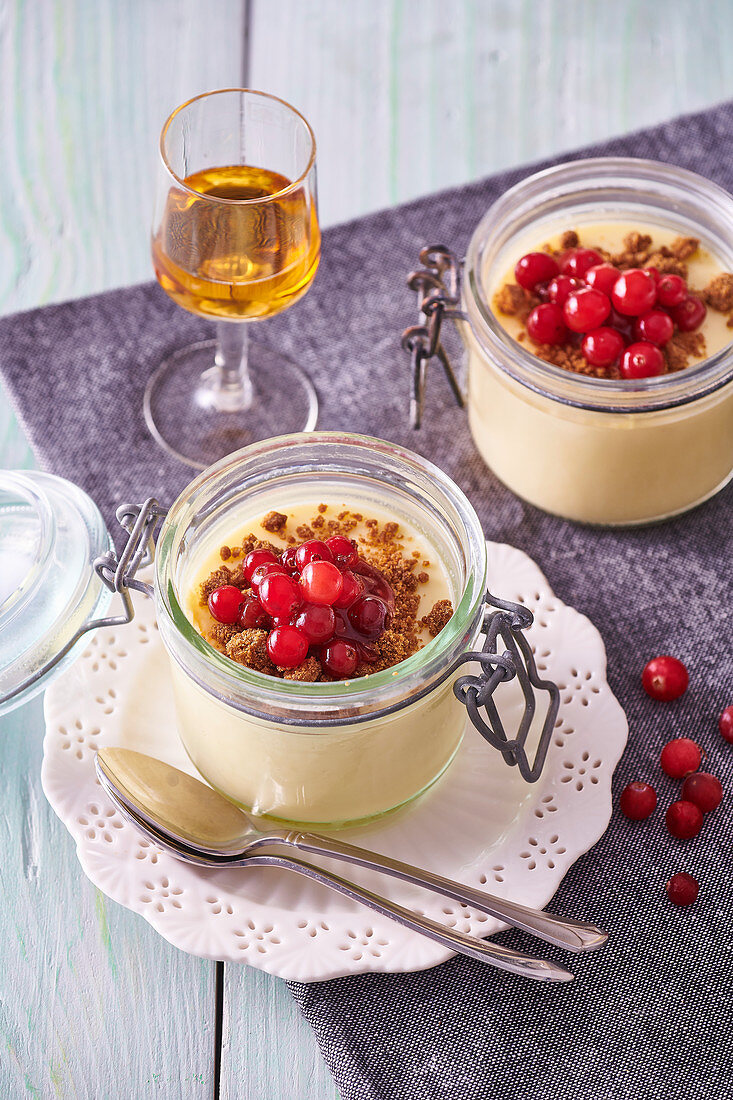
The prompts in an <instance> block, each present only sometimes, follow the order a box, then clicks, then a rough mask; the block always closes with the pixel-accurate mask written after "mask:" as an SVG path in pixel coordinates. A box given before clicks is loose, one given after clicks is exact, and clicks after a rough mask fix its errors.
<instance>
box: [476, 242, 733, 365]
mask: <svg viewBox="0 0 733 1100" xmlns="http://www.w3.org/2000/svg"><path fill="white" fill-rule="evenodd" d="M578 247H582V248H592V249H593V250H594V251H596V252H597V253H598V254H599V255H600V256H601V258H602V260H603V262H604V263H609V264H612V265H613V266H614V267H616V268H618V270H619V272H624V271H628V270H630V269H635V268H655V269H656V270H657V271H658V272H659V275H660V276H662V275H678V276H680V277H681V278H682V279H684V280H687V278H688V275H689V267H688V263H687V261H689V260H690V259H692V258H693V257H694V256H695V255H696V254H697V253H698V252H699V249H700V241H699V239H698V238H697V237H692V236H682V235H680V236H678V237H676V238H675V239H674V240H673V241H672V242H671V243H670V244H669V245H661V246H656V245H655V243H654V240H653V238H652V236H651V235H650V234H649V233H642V232H640V231H636V230H634V231H631V232H629V233H627V235H626V236H625V237H624V239H623V247H622V249H621V250H620V251H619V252H616V253H611V252H609V251H607V250H606V249H604V248H601V247H599V246H598V245H596V244H594V243H593V242H592V241H581V236H580V234H579V232H578V231H577V230H575V229H566V230H565V231H564V232H563V233H561V234H560V245H559V248H558V247H557V246H555V245H553V244H551V243H545V244H543V245H541V246H540V251H542V252H545V253H547V254H548V255H550V256H552V258H553V259H554V260H556V261H558V262H559V261H560V259H561V258H562V256H563V254H564V253H565V252H566V251H567V250H569V249H574V248H578ZM543 286H545V284H538V285H537V287H536V288H535V289H533V290H528V289H525V287H523V286H519V285H518V283H516V282H511V281H510V282H507V283H505V284H504V285H503V286H501V287H500V288H499V290H498V291H497V293H496V294H495V295H494V299H493V306H494V309H495V311H496V312H497V314H503V315H504V316H506V317H512V318H514V319H515V320H516V321H518V322H519V323H520V325H521V328H520V331H519V332H518V333H516V335H515V336H514V338H515V339H516V340H517V342H518V343H521V344H524V345H525V346H527V347H529V348H531V351H532V352H533V354H534V355H536V356H537V358H538V359H541V360H542V361H543V362H546V363H550V364H552V365H553V366H556V367H560V368H561V369H563V370H566V371H569V372H571V373H574V374H581V375H586V376H589V377H596V378H603V379H620V378H622V377H623V375H622V373H621V370H620V368H619V364H620V358H621V357H620V356H619V359H618V360H617V361H616V362H615V363H612V364H611V365H610V366H594V365H592V364H591V363H590V362H589V361H588V359H587V358H586V356H585V355H584V354H583V351H582V350H581V344H582V340H583V335H582V333H576V332H571V331H569V330H568V331H567V339H565V340H564V342H562V343H557V344H543V343H538V342H537V340H536V339H533V337H532V336H531V335H530V333H529V331H528V330H527V319H528V317H529V315H530V313H531V312H532V310H534V309H535V307H536V306H538V305H540V304H541V303H542V302H546V301H548V296H547V292H546V291H544V292H543V291H542V287H543ZM689 293H690V294H691V295H692V296H694V297H697V298H699V299H700V300H701V301H702V302H703V303H704V304H705V305H706V306H707V307H708V308H709V309H713V310H716V311H717V312H719V313H724V314H728V315H729V316H728V319H727V327H728V328H733V274H731V273H729V272H723V273H721V274H719V275H716V276H714V277H713V278H712V279H711V280H710V282H709V283H708V285H707V286H706V287H704V288H703V289H700V290H693V289H692V288H690V289H689ZM553 300H554V299H553ZM560 301H562V299H560ZM652 308H657V309H659V308H662V307H660V306H655V307H652ZM612 313H613V311H612ZM622 320H625V321H627V322H628V327H629V329H633V323H634V322H635V321H636V317H635V316H634V317H629V318H622ZM603 324H604V325H612V324H613V325H615V324H616V322H615V321H614V322H612V321H610V320H609V321H605V322H603ZM621 331H622V332H625V331H626V330H625V329H623V327H621ZM548 335H549V334H548ZM634 339H636V340H640V339H644V337H639V336H638V335H637V336H636V337H634V335H631V336H630V337H629V336H625V340H626V342H627V343H628V342H629V341H631V342H633V341H634ZM660 351H661V353H662V357H663V359H664V370H663V372H662V373H665V374H669V373H674V372H677V371H680V370H684V369H685V368H686V367H688V366H689V365H690V362H691V361H693V360H695V361H699V360H700V359H703V358H704V357H705V355H706V354H707V348H706V344H705V337H704V335H703V333H702V332H701V331H699V330H695V331H692V332H682V331H680V330H679V329H678V326H677V324H676V323H675V331H674V334H673V335H672V337H671V338H670V339H669V340H668V342H667V343H666V344H661V343H660Z"/></svg>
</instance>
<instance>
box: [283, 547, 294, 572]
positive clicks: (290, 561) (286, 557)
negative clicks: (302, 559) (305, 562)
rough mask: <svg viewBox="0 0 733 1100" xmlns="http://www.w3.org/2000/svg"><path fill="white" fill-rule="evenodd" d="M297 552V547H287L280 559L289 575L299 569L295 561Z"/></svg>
mask: <svg viewBox="0 0 733 1100" xmlns="http://www.w3.org/2000/svg"><path fill="white" fill-rule="evenodd" d="M296 552H297V547H295V546H286V547H285V549H284V550H283V553H282V557H281V558H280V561H281V562H282V564H283V565H284V566H285V568H286V569H287V571H288V573H293V572H295V571H296V570H297V568H298V564H297V562H296V560H295V555H296Z"/></svg>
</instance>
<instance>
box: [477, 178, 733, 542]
mask: <svg viewBox="0 0 733 1100" xmlns="http://www.w3.org/2000/svg"><path fill="white" fill-rule="evenodd" d="M730 272H733V200H732V199H731V197H730V196H729V195H727V194H726V193H725V192H723V191H722V190H721V189H720V188H717V187H715V186H714V185H713V184H711V183H709V182H708V181H706V180H703V179H702V178H701V177H698V176H695V175H693V174H692V173H688V172H684V171H682V170H681V169H677V168H674V167H672V166H669V165H663V164H656V163H654V162H651V161H636V160H628V159H620V158H619V159H615V158H614V159H598V160H587V161H578V162H575V163H570V164H566V165H562V166H560V167H558V168H554V169H549V170H548V171H546V172H541V173H538V174H537V175H536V176H533V177H531V178H529V179H527V180H525V181H523V182H522V183H520V184H519V185H517V187H515V188H513V189H512V190H511V191H509V192H507V193H506V194H505V195H504V196H503V197H502V199H500V200H499V202H498V203H496V204H495V206H494V207H493V208H492V209H491V210H490V211H489V213H488V214H487V215H486V217H485V218H484V220H483V221H482V222H481V224H480V225H479V226H478V228H477V230H476V232H475V233H474V237H473V239H472V241H471V244H470V246H469V250H468V256H467V260H466V277H465V281H464V307H465V312H466V315H467V321H468V323H467V324H464V325H463V326H462V329H461V333H462V336H463V339H464V344H465V346H466V350H467V359H468V375H469V379H468V387H469V400H468V407H469V423H470V427H471V431H472V434H473V437H474V440H475V442H476V445H477V447H478V449H479V451H480V453H481V454H482V456H483V457H484V459H485V460H486V461H487V463H488V464H489V466H490V467H491V468H492V469H493V470H494V472H495V473H496V474H497V475H498V477H499V478H501V480H503V481H504V482H505V483H506V484H507V485H508V486H509V487H510V488H511V489H512V490H513V491H514V492H516V493H517V494H518V495H519V496H520V497H522V498H524V499H525V500H527V501H529V502H530V503H532V504H536V505H537V506H538V507H540V508H543V509H544V510H546V511H548V512H552V513H555V514H557V515H559V516H562V517H565V518H568V519H572V520H577V521H580V522H585V523H593V524H603V525H630V524H638V523H648V522H651V521H655V520H660V519H665V518H667V517H670V516H673V515H676V514H678V513H680V512H683V511H686V510H687V509H688V508H690V507H692V506H693V505H695V504H698V503H700V502H701V501H703V500H705V499H707V498H708V497H710V496H712V495H713V494H714V493H716V492H717V491H719V490H720V489H721V488H722V487H723V485H725V484H726V482H727V481H728V480H729V478H730V476H731V472H732V471H733V386H732V385H731V380H732V379H733V347H732V345H731V341H732V340H733V328H732V327H731V313H732V312H733V276H731V275H730ZM523 283H524V285H522V284H523Z"/></svg>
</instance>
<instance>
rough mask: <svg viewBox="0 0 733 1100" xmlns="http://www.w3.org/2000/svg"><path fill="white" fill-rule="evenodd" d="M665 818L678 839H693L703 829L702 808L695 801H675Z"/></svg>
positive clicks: (670, 830)
mask: <svg viewBox="0 0 733 1100" xmlns="http://www.w3.org/2000/svg"><path fill="white" fill-rule="evenodd" d="M664 820H665V824H666V826H667V829H668V830H669V832H670V833H671V834H672V836H673V837H676V838H677V840H692V838H693V837H694V836H697V834H698V833H699V832H700V830H701V829H702V810H701V809H700V808H699V807H698V806H696V805H695V803H694V802H673V803H672V805H671V806H670V807H669V809H668V810H667V813H666V815H665V818H664Z"/></svg>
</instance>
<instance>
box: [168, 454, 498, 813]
mask: <svg viewBox="0 0 733 1100" xmlns="http://www.w3.org/2000/svg"><path fill="white" fill-rule="evenodd" d="M284 438H285V440H286V441H288V440H289V439H292V440H293V441H294V442H293V444H292V447H291V448H290V450H285V451H283V449H282V441H278V440H275V441H266V442H265V443H263V444H258V445H257V446H256V447H253V448H249V449H248V450H247V451H244V452H240V453H241V454H242V455H243V456H246V455H247V454H248V452H249V453H252V454H253V455H254V456H255V457H254V458H253V459H252V460H250V461H249V462H245V461H243V462H242V465H241V469H242V470H243V472H244V476H243V477H242V479H241V481H240V479H239V478H238V477H237V469H238V467H237V465H236V463H231V464H229V465H227V463H226V462H225V463H220V464H219V467H218V468H217V467H214V468H213V469H214V470H215V471H216V470H217V469H221V470H222V472H221V473H218V474H215V475H208V476H207V473H205V474H203V475H201V478H200V479H199V481H200V482H201V483H202V489H203V490H205V493H204V495H205V496H206V497H208V496H209V495H212V496H215V497H216V499H217V500H222V502H223V503H222V504H221V505H220V506H214V505H206V507H205V508H203V510H201V508H200V497H201V493H194V495H193V496H192V498H191V500H190V501H185V500H183V499H181V501H179V502H178V503H177V505H176V506H174V509H173V510H172V511H171V513H170V514H169V520H168V521H167V523H170V522H173V529H172V530H171V531H170V533H168V532H166V530H165V529H164V531H163V532H162V533H161V537H160V539H159V548H161V549H162V550H163V554H162V556H161V557H160V563H161V564H160V569H161V571H162V573H165V575H166V576H168V578H169V579H168V581H166V580H165V579H164V578H163V577H161V581H160V585H159V588H158V591H159V592H161V593H164V594H165V596H164V597H163V598H162V599H161V604H162V614H160V615H159V621H160V622H161V630H162V631H163V634H164V641H166V644H167V647H168V648H169V653H170V656H171V658H172V659H171V669H172V676H173V684H174V693H175V700H176V711H177V719H178V727H179V732H180V735H181V739H182V741H183V744H184V746H185V748H186V750H187V751H188V753H189V755H190V757H191V759H192V761H193V763H194V764H195V765H196V767H197V768H198V769H199V771H200V772H201V774H202V775H203V776H204V777H205V778H206V779H207V780H208V781H209V782H210V783H211V784H212V786H214V787H216V788H217V789H219V790H220V791H222V792H223V793H224V794H225V795H227V797H229V798H232V799H233V800H235V801H236V802H238V803H239V804H240V805H242V806H244V807H245V808H247V809H248V810H251V811H253V812H254V813H257V814H261V815H268V816H272V817H275V818H278V819H281V820H287V821H294V822H303V823H306V822H307V823H310V824H313V823H319V824H331V825H332V824H342V823H345V822H352V821H358V820H363V819H367V818H370V817H373V816H375V815H378V814H381V813H383V812H385V811H387V810H391V809H393V808H394V807H396V806H399V805H401V804H403V803H405V802H407V801H408V800H410V799H411V798H413V797H415V796H416V795H417V794H419V793H420V792H421V791H422V790H424V789H426V788H427V787H428V786H430V785H431V784H432V783H433V782H434V781H435V779H436V778H437V777H438V776H439V775H440V774H441V773H442V772H443V770H444V769H445V768H446V767H447V765H448V764H449V763H450V761H451V759H452V758H453V755H454V754H455V752H456V750H457V748H458V746H459V744H460V741H461V739H462V736H463V732H464V729H465V725H466V712H465V708H464V707H463V705H462V704H461V703H460V702H459V701H458V700H457V699H456V698H455V696H454V694H453V690H452V685H453V682H454V679H455V676H457V675H458V674H459V673H458V671H456V672H455V673H454V672H453V671H452V665H453V661H454V659H455V656H456V655H457V654H458V653H461V652H463V651H464V650H465V649H471V648H472V647H473V646H474V645H475V642H476V639H477V637H478V633H479V631H480V627H481V621H482V610H481V602H482V597H483V585H484V577H485V543H484V542H483V536H482V534H481V530H480V526H479V524H478V521H477V520H476V518H475V515H474V514H473V513H472V510H471V509H470V506H469V505H468V503H467V502H466V501H465V498H463V497H462V495H461V494H460V493H459V491H458V490H457V489H456V488H455V487H454V486H453V485H452V483H450V482H449V480H448V479H446V478H445V476H444V475H443V474H441V473H440V471H437V470H435V468H434V467H431V466H430V464H428V463H424V461H423V460H422V459H418V458H417V456H411V455H410V454H409V452H400V451H398V450H396V449H395V448H392V447H390V445H389V444H384V443H381V441H376V440H374V441H367V442H366V443H362V441H361V440H360V439H359V437H349V436H333V437H332V436H330V435H329V434H328V433H322V434H321V435H315V436H313V437H299V436H296V437H284ZM352 441H353V442H352ZM278 448H279V449H278ZM291 452H292V461H291V458H290V454H291ZM304 456H305V457H304ZM235 458H236V456H235ZM305 458H307V460H308V461H309V462H310V461H313V462H315V461H317V462H319V463H320V462H321V461H323V462H324V463H326V461H327V460H330V461H329V466H330V468H329V469H328V471H326V470H323V469H321V470H318V471H317V472H316V471H313V472H309V470H308V469H307V468H304V467H306V461H305ZM357 459H358V468H356V469H351V468H350V467H351V466H352V465H356V460H357ZM339 464H340V465H342V466H343V467H344V469H343V472H342V471H341V470H339V469H338V468H337V469H334V466H338V465H339ZM197 484H198V482H194V487H195V486H196V485H197ZM323 503H325V504H326V505H327V506H328V511H327V512H326V513H325V515H326V518H328V516H329V514H330V512H331V509H332V508H333V510H334V512H336V513H337V514H338V512H340V511H342V510H343V509H344V506H345V508H347V509H349V510H351V511H352V512H358V513H360V514H362V516H363V518H364V523H365V524H366V521H367V520H369V519H370V518H377V519H378V520H379V521H380V522H381V523H394V522H396V523H398V524H399V528H400V537H401V540H402V545H403V552H404V555H405V557H410V556H412V555H413V554H415V555H417V557H416V558H415V560H416V561H418V562H419V565H418V566H417V567H416V568H417V570H418V572H423V571H424V572H425V573H426V574H427V575H428V579H427V580H425V581H422V582H420V584H419V586H418V587H419V595H420V604H419V613H420V614H421V615H422V614H423V613H428V612H429V611H430V608H431V607H432V606H433V605H434V604H435V603H436V602H437V601H440V600H441V599H449V600H451V601H452V603H453V607H454V608H455V612H454V615H453V617H452V618H451V619H450V621H449V622H448V623H447V625H445V627H444V628H443V629H442V630H441V631H440V633H438V634H437V636H436V637H431V636H430V633H429V632H427V633H424V632H423V633H421V636H420V639H419V648H418V649H417V651H416V652H414V653H413V654H412V656H410V657H408V658H407V659H406V660H403V661H401V662H400V663H398V664H395V665H394V667H389V668H386V669H384V668H380V670H379V671H377V672H375V673H373V674H368V675H362V676H358V677H355V678H353V679H351V680H337V681H335V682H316V683H301V682H296V681H291V680H287V679H282V678H278V677H277V676H275V675H265V674H263V673H261V672H258V671H256V670H254V669H252V668H248V667H243V666H241V665H239V664H236V663H235V662H234V661H232V660H230V659H229V658H228V657H227V656H226V655H225V654H223V653H220V652H217V651H216V649H214V648H213V647H212V646H211V645H210V644H208V643H207V642H206V641H205V640H204V638H202V637H201V636H200V635H201V632H204V633H205V632H206V631H207V629H208V628H209V626H210V622H209V612H208V610H207V609H206V608H205V607H203V606H202V604H201V598H200V587H199V586H200V584H201V582H202V580H204V579H205V578H206V577H207V576H208V575H209V574H210V573H211V572H212V571H213V570H214V569H216V568H218V566H220V565H221V562H222V559H221V548H222V547H223V546H225V547H227V548H232V547H233V546H234V545H236V543H237V542H238V540H241V539H242V538H243V537H244V536H246V535H247V534H248V533H252V532H255V533H257V531H259V534H260V535H261V537H262V539H263V541H268V542H271V543H273V544H279V545H283V546H284V545H286V544H287V543H286V539H287V536H288V534H289V533H290V532H291V531H293V530H294V531H297V529H298V527H300V526H301V522H302V523H308V524H310V522H311V520H312V517H313V516H314V513H316V512H317V509H318V505H319V504H323ZM271 510H275V511H277V512H279V513H282V514H287V517H288V526H287V530H286V532H285V536H284V537H283V536H282V535H278V534H277V532H273V531H268V530H266V529H263V528H262V527H261V521H262V518H263V517H264V516H265V515H266V514H267V513H269V512H270V511H271ZM177 514H178V515H180V516H181V517H184V516H188V517H189V518H188V519H187V520H185V521H183V520H182V519H181V520H179V519H177V518H176V515H177ZM201 515H203V516H204V518H203V520H201V521H200V520H199V519H197V518H194V517H197V516H201ZM362 532H363V533H362ZM353 536H354V537H356V538H357V540H358V539H359V538H362V537H364V538H366V537H367V533H366V527H364V528H363V529H362V528H356V529H355V530H354V532H353ZM296 537H298V536H297V535H296ZM359 545H361V544H359ZM166 549H167V550H168V558H167V560H166ZM424 562H425V563H429V564H428V565H425V566H423V563H424ZM171 598H173V602H171ZM166 623H167V624H168V629H167V630H166ZM172 624H175V628H176V629H175V631H174V630H171V625H172ZM166 634H167V637H166Z"/></svg>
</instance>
